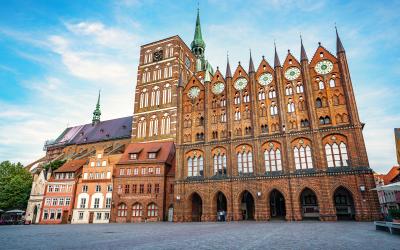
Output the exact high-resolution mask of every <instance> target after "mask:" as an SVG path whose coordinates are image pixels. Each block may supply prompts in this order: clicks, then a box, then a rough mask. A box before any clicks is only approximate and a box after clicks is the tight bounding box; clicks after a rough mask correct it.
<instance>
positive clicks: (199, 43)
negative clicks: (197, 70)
mask: <svg viewBox="0 0 400 250" xmlns="http://www.w3.org/2000/svg"><path fill="white" fill-rule="evenodd" d="M190 46H191V47H192V52H193V53H194V54H195V55H196V57H197V58H204V50H205V48H206V43H205V42H204V40H203V36H202V35H201V26H200V11H199V9H198V8H197V19H196V29H195V31H194V38H193V42H192V43H191V45H190Z"/></svg>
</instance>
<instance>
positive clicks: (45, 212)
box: [43, 209, 49, 220]
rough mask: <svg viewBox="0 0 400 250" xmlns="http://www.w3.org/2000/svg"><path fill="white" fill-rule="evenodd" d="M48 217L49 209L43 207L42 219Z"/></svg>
mask: <svg viewBox="0 0 400 250" xmlns="http://www.w3.org/2000/svg"><path fill="white" fill-rule="evenodd" d="M48 218H49V210H47V209H45V210H44V211H43V220H47V219H48Z"/></svg>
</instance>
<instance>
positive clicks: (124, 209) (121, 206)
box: [117, 203, 127, 217]
mask: <svg viewBox="0 0 400 250" xmlns="http://www.w3.org/2000/svg"><path fill="white" fill-rule="evenodd" d="M117 215H118V217H125V216H126V215H127V207H126V204H125V203H121V204H119V205H118V211H117Z"/></svg>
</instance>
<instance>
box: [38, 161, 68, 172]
mask: <svg viewBox="0 0 400 250" xmlns="http://www.w3.org/2000/svg"><path fill="white" fill-rule="evenodd" d="M65 162H66V160H56V161H52V162H49V163H47V164H46V165H44V166H43V168H44V169H46V170H49V169H50V168H51V169H52V170H56V169H57V168H59V167H61V166H62V165H64V163H65Z"/></svg>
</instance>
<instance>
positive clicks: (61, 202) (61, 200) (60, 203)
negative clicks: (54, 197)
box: [58, 198, 64, 206]
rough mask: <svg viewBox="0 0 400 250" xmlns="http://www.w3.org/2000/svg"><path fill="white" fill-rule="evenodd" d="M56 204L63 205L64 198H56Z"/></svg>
mask: <svg viewBox="0 0 400 250" xmlns="http://www.w3.org/2000/svg"><path fill="white" fill-rule="evenodd" d="M58 205H59V206H64V198H60V199H58Z"/></svg>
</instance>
